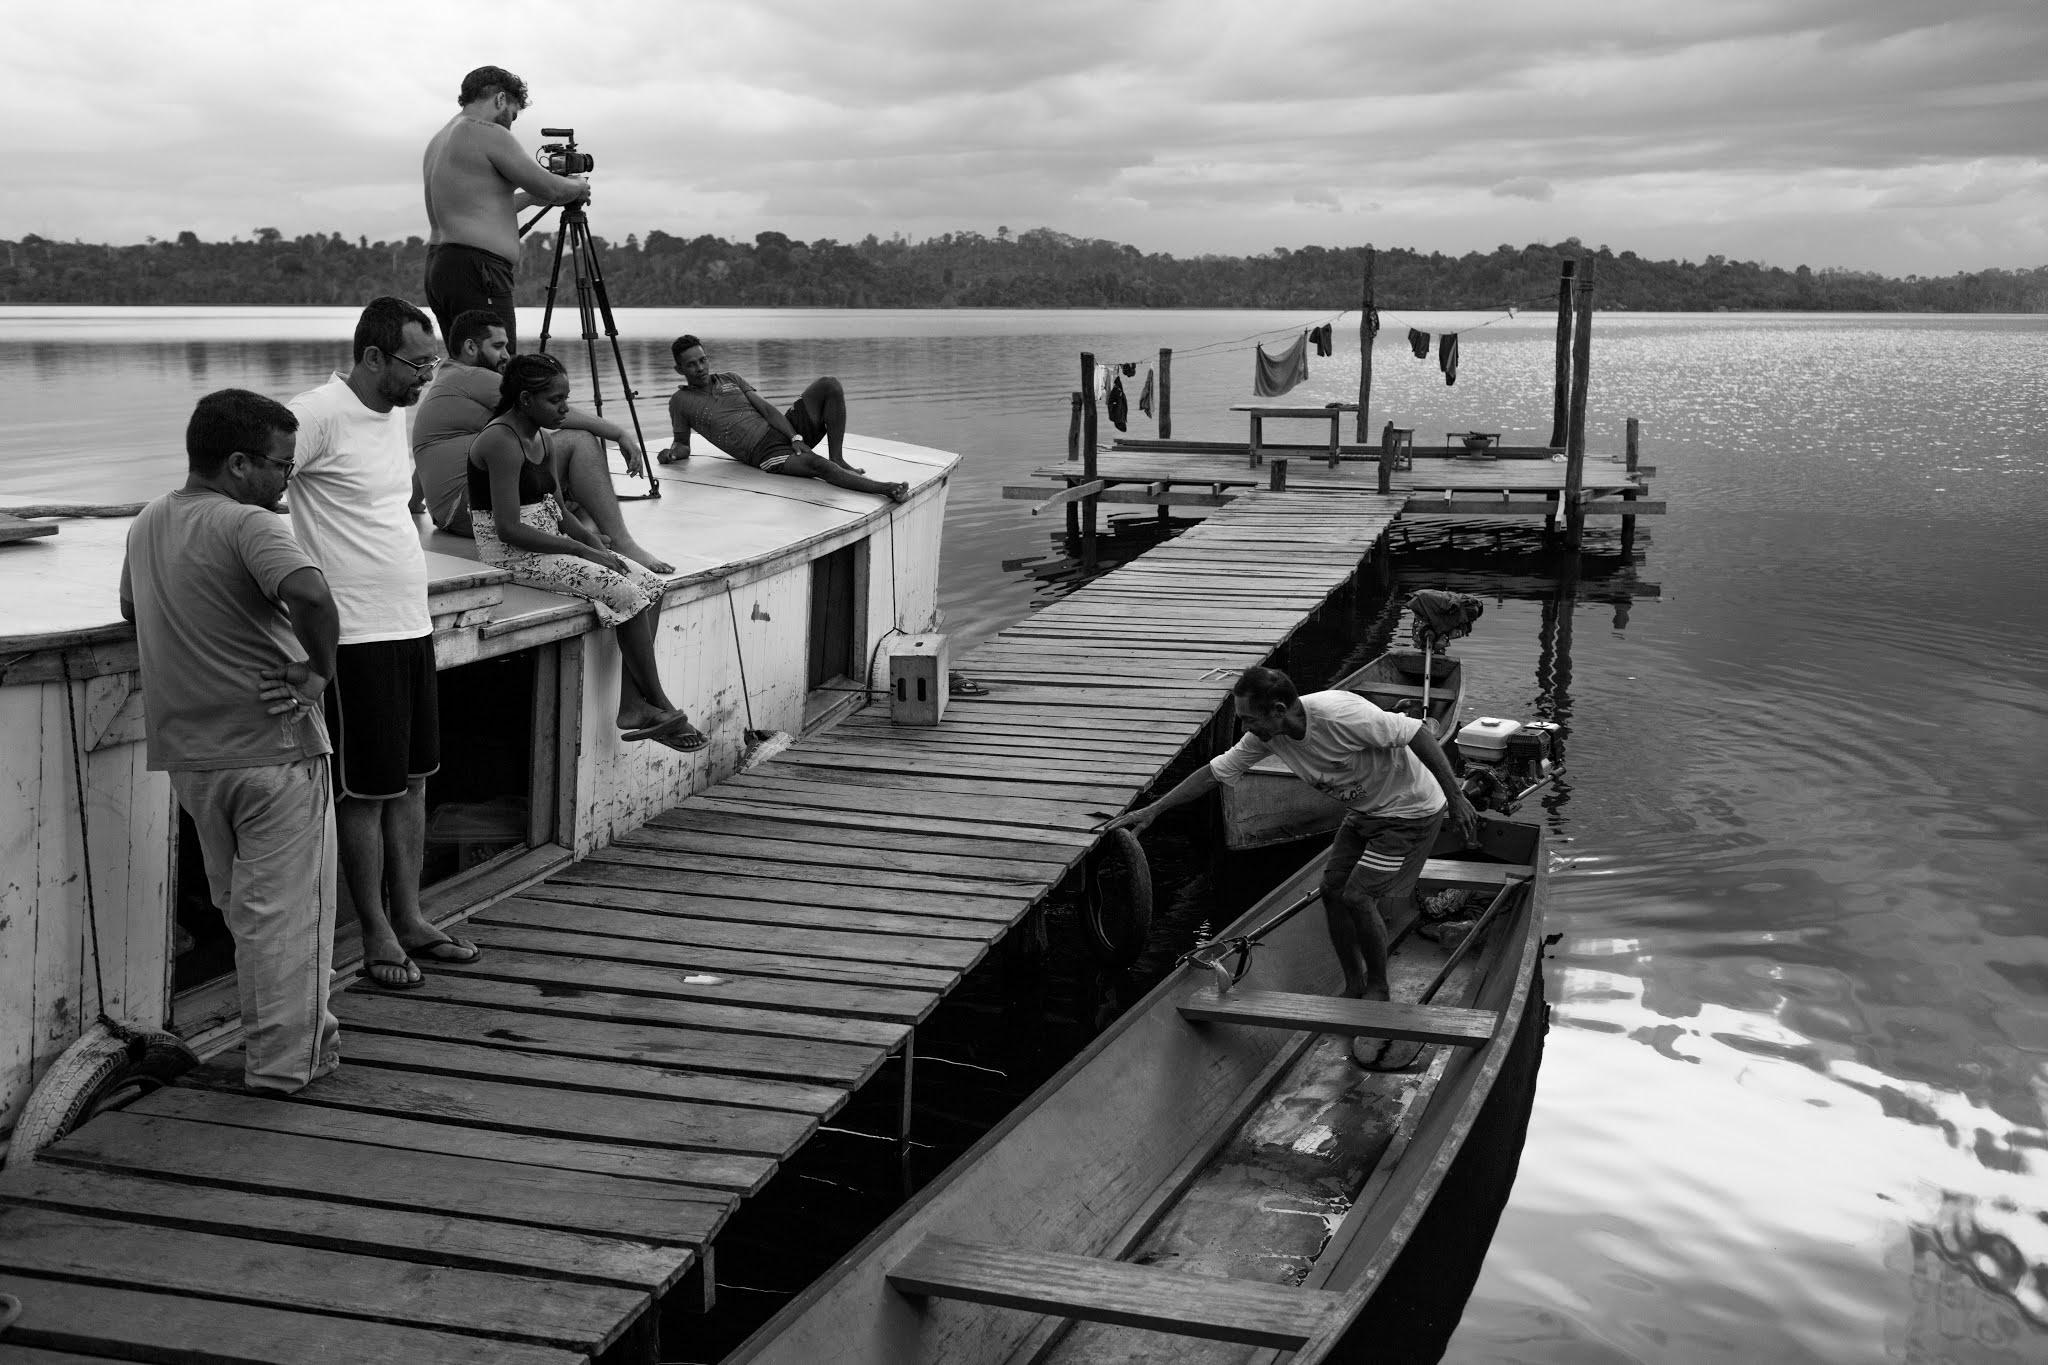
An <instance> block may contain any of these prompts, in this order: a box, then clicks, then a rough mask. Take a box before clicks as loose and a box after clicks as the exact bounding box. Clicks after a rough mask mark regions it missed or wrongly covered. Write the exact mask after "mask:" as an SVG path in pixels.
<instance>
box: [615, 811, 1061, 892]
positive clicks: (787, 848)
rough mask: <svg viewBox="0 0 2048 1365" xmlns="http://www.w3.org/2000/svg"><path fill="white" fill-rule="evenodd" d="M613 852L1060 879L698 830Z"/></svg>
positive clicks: (1046, 871) (999, 861)
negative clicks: (632, 850)
mask: <svg viewBox="0 0 2048 1365" xmlns="http://www.w3.org/2000/svg"><path fill="white" fill-rule="evenodd" d="M612 847H614V848H649V849H665V850H668V851H670V852H674V853H702V854H709V855H712V856H717V857H726V858H745V859H748V860H750V861H751V862H752V863H753V865H754V867H755V868H756V869H757V870H759V869H762V868H764V867H782V866H794V865H798V864H804V865H810V866H822V867H831V868H850V869H851V868H859V869H863V870H870V871H896V872H931V871H934V870H936V869H940V868H943V869H946V875H948V876H952V877H957V878H963V879H968V880H976V881H985V882H992V883H994V884H996V885H998V886H1003V885H1021V886H1025V887H1036V886H1039V885H1041V884H1043V883H1044V882H1047V881H1050V880H1053V879H1055V878H1057V877H1058V876H1059V869H1058V868H1057V867H1055V866H1052V865H1049V864H1046V863H1043V862H1025V861H1023V860H1022V859H1014V858H983V857H975V856H971V855H968V854H964V853H958V852H941V851H932V852H924V851H918V852H902V851H899V850H896V849H886V848H849V847H847V846H846V845H845V844H823V843H817V842H811V841H807V840H799V839H763V838H747V837H742V836H740V835H734V834H710V833H704V832H700V831H697V830H683V829H666V828H661V827H658V826H654V825H646V826H642V827H641V828H640V829H637V830H635V831H634V832H633V833H631V834H625V835H621V836H620V837H619V838H618V839H617V840H615V841H614V842H613V844H612Z"/></svg>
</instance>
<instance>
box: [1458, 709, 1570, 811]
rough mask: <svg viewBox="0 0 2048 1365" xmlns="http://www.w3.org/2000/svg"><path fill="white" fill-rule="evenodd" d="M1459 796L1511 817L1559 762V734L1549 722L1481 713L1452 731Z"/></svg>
mask: <svg viewBox="0 0 2048 1365" xmlns="http://www.w3.org/2000/svg"><path fill="white" fill-rule="evenodd" d="M1457 746H1458V752H1459V754H1460V755H1462V756H1463V758H1464V760H1465V763H1466V769H1465V797H1466V799H1467V800H1469V801H1470V802H1471V803H1472V804H1473V805H1474V806H1476V807H1477V808H1479V809H1480V810H1490V811H1497V812H1499V813H1500V814H1502V815H1512V814H1513V813H1514V812H1515V808H1516V807H1518V806H1520V805H1521V803H1522V801H1523V800H1524V799H1525V798H1527V797H1528V796H1529V795H1530V794H1531V793H1533V792H1534V791H1535V790H1536V789H1537V788H1538V787H1541V786H1543V785H1544V784H1545V783H1547V782H1549V781H1550V780H1551V778H1552V777H1554V776H1556V774H1557V773H1558V772H1559V770H1561V769H1562V768H1563V766H1564V732H1563V730H1562V729H1561V728H1560V727H1559V726H1558V725H1557V724H1556V723H1555V722H1553V721H1547V720H1532V721H1517V720H1503V719H1500V718H1499V717H1496V716H1481V717H1479V719H1477V720H1474V721H1469V722H1467V723H1466V725H1465V726H1464V727H1463V728H1462V729H1460V730H1459V731H1458V738H1457Z"/></svg>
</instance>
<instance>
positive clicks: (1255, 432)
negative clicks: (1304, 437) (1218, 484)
mask: <svg viewBox="0 0 2048 1365" xmlns="http://www.w3.org/2000/svg"><path fill="white" fill-rule="evenodd" d="M1230 410H1231V411H1232V412H1244V413H1249V414H1251V421H1252V430H1251V468H1253V469H1257V468H1258V467H1259V466H1260V465H1261V464H1262V463H1264V461H1263V459H1262V452H1263V449H1264V446H1265V434H1266V419H1268V418H1286V419H1298V420H1301V421H1311V420H1323V421H1327V422H1329V424H1330V468H1332V469H1335V468H1336V467H1337V460H1338V449H1337V448H1338V446H1339V444H1340V443H1341V438H1340V433H1339V428H1340V427H1341V426H1342V424H1343V420H1344V414H1345V413H1347V412H1357V411H1358V404H1356V403H1325V404H1323V405H1322V406H1320V407H1301V406H1293V405H1288V404H1282V403H1233V404H1231V405H1230Z"/></svg>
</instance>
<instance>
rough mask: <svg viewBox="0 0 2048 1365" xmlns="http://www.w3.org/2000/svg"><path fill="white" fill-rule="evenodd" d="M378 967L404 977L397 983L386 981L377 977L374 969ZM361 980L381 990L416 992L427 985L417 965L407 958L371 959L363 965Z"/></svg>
mask: <svg viewBox="0 0 2048 1365" xmlns="http://www.w3.org/2000/svg"><path fill="white" fill-rule="evenodd" d="M379 967H389V968H391V969H392V970H394V971H400V972H404V973H405V976H404V977H403V978H402V979H400V980H398V981H386V980H385V979H384V978H383V977H381V976H378V975H377V971H376V969H377V968H379ZM363 980H365V981H367V982H369V983H370V984H371V985H372V986H376V987H378V988H379V989H381V990H387V991H416V990H418V989H419V988H420V987H422V986H424V985H426V984H427V974H426V973H425V972H423V971H421V970H420V964H419V963H417V962H414V961H413V960H412V959H411V958H409V957H398V958H392V957H373V958H371V959H370V960H369V961H368V962H365V963H364V964H363Z"/></svg>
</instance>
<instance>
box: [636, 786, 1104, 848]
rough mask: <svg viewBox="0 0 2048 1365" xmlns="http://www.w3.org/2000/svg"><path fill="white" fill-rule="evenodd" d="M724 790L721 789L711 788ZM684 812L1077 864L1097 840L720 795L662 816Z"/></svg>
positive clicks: (983, 823) (1070, 832)
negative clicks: (1020, 849)
mask: <svg viewBox="0 0 2048 1365" xmlns="http://www.w3.org/2000/svg"><path fill="white" fill-rule="evenodd" d="M713 790H714V791H717V792H721V793H722V792H723V791H724V790H725V788H724V787H723V786H720V787H717V788H714V789H713ZM684 811H688V812H689V813H690V814H691V815H694V814H695V813H697V812H699V811H702V812H705V813H707V814H712V813H716V814H724V815H742V816H748V817H751V818H754V819H774V820H785V821H791V822H795V823H798V824H801V825H804V826H807V827H818V826H836V827H838V828H841V829H852V830H863V831H873V832H875V834H877V835H878V836H894V835H902V834H940V835H948V836H951V837H953V838H959V839H973V838H975V837H976V836H986V837H988V838H989V839H993V840H1004V841H1008V842H1013V843H1036V844H1039V845H1041V846H1043V848H1045V849H1047V850H1056V849H1065V850H1069V851H1071V855H1072V857H1073V858H1074V859H1076V860H1078V859H1079V858H1080V856H1081V854H1082V853H1084V852H1086V851H1087V850H1088V849H1090V848H1092V847H1094V844H1095V839H1094V836H1093V835H1091V834H1084V833H1081V832H1079V831H1076V830H1071V829H1057V828H1049V827H1046V826H1043V825H1039V826H1032V825H1013V824H995V823H993V822H989V821H983V820H950V819H943V818H940V817H937V816H923V815H911V814H899V813H897V812H895V811H893V810H892V811H889V812H887V813H881V812H876V811H872V810H838V809H834V808H832V807H829V806H816V807H808V808H803V809H799V808H797V807H796V806H794V805H793V804H783V805H778V804H775V803H773V802H770V803H765V804H764V803H763V802H760V801H737V800H731V799H729V798H727V797H725V796H723V795H717V796H714V795H705V794H700V795H697V796H693V797H691V798H690V799H689V801H688V802H687V803H686V804H685V805H683V806H677V807H675V808H674V809H672V810H670V811H668V812H666V813H665V814H666V815H668V816H676V815H678V814H679V813H680V812H684Z"/></svg>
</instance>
